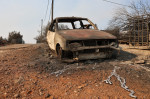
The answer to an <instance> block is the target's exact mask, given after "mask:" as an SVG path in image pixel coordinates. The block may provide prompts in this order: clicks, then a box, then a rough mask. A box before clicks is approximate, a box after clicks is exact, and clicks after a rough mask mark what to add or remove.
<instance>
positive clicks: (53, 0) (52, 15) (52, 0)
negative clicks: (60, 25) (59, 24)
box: [51, 0, 54, 22]
mask: <svg viewBox="0 0 150 99" xmlns="http://www.w3.org/2000/svg"><path fill="white" fill-rule="evenodd" d="M51 10H52V17H51V22H52V21H53V15H54V0H52V9H51Z"/></svg>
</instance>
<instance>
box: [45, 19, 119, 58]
mask: <svg viewBox="0 0 150 99" xmlns="http://www.w3.org/2000/svg"><path fill="white" fill-rule="evenodd" d="M47 42H48V45H49V47H50V49H51V50H53V51H55V52H56V54H57V56H58V58H60V59H66V58H69V59H73V60H87V59H99V58H110V57H112V55H113V54H114V53H115V55H117V53H116V52H117V51H118V50H119V48H118V41H117V38H116V37H115V36H113V35H111V34H109V33H106V32H103V31H99V30H98V28H97V26H96V25H95V24H93V23H92V22H91V21H90V20H89V19H87V18H80V17H58V18H56V19H54V20H53V21H52V22H51V24H50V27H49V31H48V32H47Z"/></svg>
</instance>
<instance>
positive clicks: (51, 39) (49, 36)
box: [47, 23, 56, 50]
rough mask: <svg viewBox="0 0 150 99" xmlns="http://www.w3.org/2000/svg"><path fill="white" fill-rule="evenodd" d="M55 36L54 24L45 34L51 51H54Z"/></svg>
mask: <svg viewBox="0 0 150 99" xmlns="http://www.w3.org/2000/svg"><path fill="white" fill-rule="evenodd" d="M55 34H56V32H55V23H52V26H50V30H49V31H48V33H47V42H48V45H49V47H50V49H52V50H55V42H54V38H55Z"/></svg>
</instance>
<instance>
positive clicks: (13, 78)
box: [0, 44, 150, 99]
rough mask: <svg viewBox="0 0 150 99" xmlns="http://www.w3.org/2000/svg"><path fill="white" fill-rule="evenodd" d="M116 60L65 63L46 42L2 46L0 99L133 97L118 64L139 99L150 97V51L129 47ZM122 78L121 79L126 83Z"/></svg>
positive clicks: (119, 98) (0, 56) (128, 98)
mask: <svg viewBox="0 0 150 99" xmlns="http://www.w3.org/2000/svg"><path fill="white" fill-rule="evenodd" d="M121 47H122V48H123V51H121V54H120V56H119V57H118V58H117V59H107V60H88V61H81V62H79V63H62V62H61V61H59V60H57V59H56V58H55V57H53V56H52V55H51V54H50V51H49V48H48V46H47V45H46V44H35V45H13V46H7V47H0V99H5V98H7V99H12V98H13V99H15V98H20V99H45V98H47V99H132V97H130V96H129V94H130V92H128V91H127V90H125V89H123V88H122V87H121V84H120V82H119V81H118V79H117V78H116V77H115V76H113V77H112V78H111V82H112V83H113V84H112V85H110V84H106V83H105V82H104V80H106V79H107V78H108V77H109V76H110V75H111V73H112V71H113V70H114V68H115V67H117V68H118V69H116V73H117V74H118V75H119V76H120V77H123V78H124V79H125V80H126V84H125V85H126V86H128V87H129V88H127V89H131V90H133V91H134V92H135V94H134V95H135V96H136V97H137V98H138V99H150V51H149V50H138V49H136V50H135V49H129V48H128V47H127V46H126V45H121ZM123 78H122V82H123Z"/></svg>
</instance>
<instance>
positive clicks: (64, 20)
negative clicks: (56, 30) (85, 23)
mask: <svg viewBox="0 0 150 99" xmlns="http://www.w3.org/2000/svg"><path fill="white" fill-rule="evenodd" d="M54 20H58V21H59V22H67V21H68V22H70V21H77V20H87V18H82V17H57V18H55V19H54Z"/></svg>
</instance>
